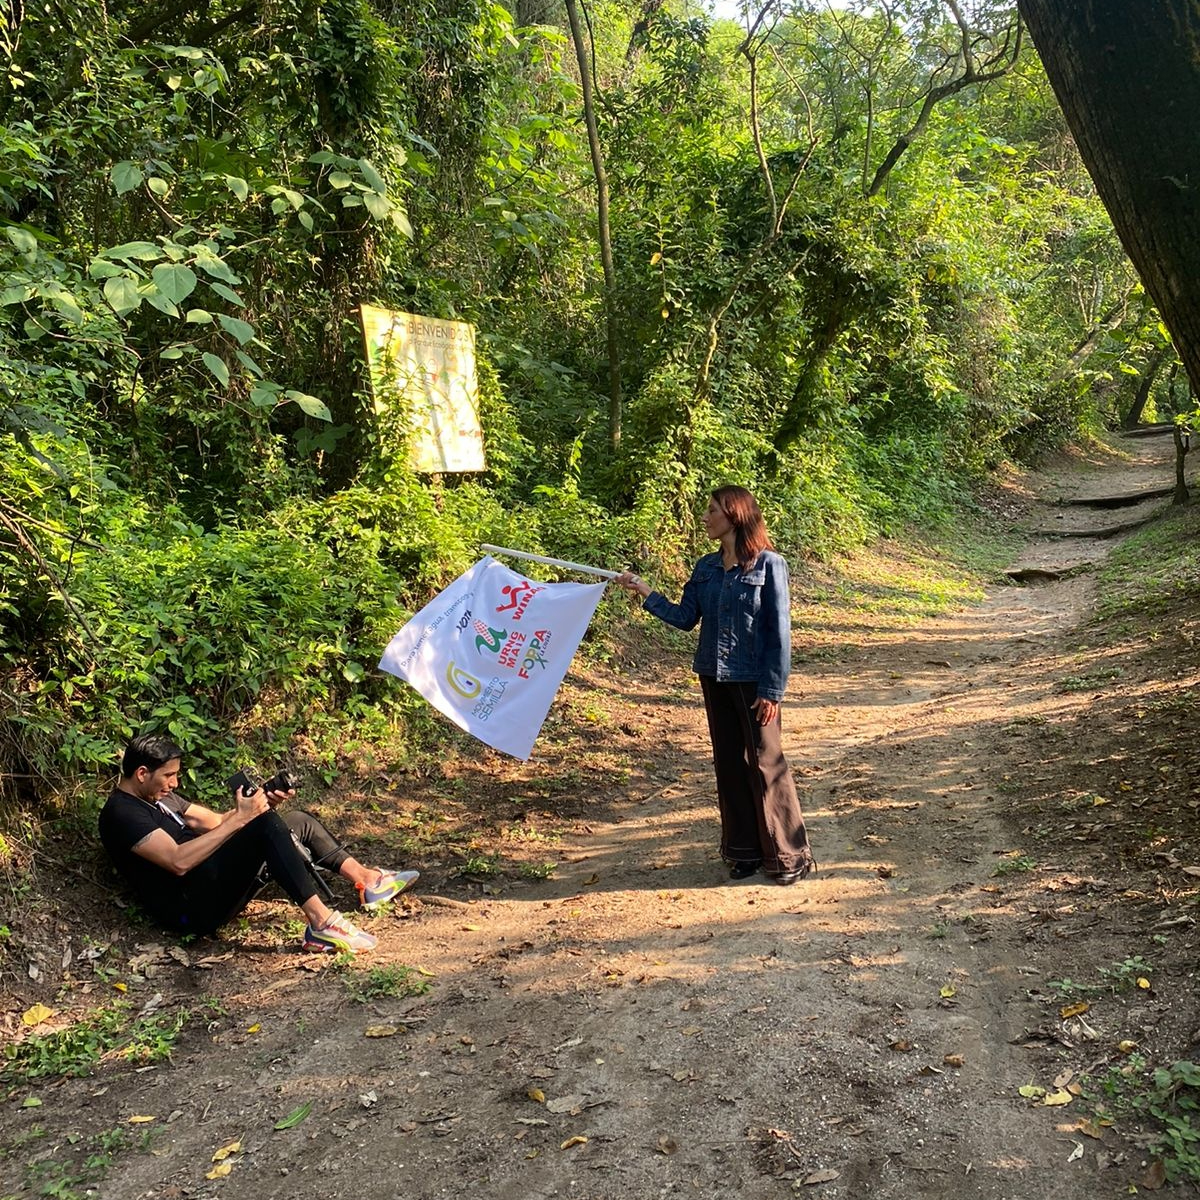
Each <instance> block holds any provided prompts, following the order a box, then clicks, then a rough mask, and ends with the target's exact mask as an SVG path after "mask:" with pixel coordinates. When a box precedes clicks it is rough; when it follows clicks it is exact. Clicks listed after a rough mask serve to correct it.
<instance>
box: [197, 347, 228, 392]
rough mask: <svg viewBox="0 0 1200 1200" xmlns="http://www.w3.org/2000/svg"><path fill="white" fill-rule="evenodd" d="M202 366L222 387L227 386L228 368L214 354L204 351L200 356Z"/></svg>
mask: <svg viewBox="0 0 1200 1200" xmlns="http://www.w3.org/2000/svg"><path fill="white" fill-rule="evenodd" d="M200 358H201V360H202V361H203V363H204V365H205V366H206V367H207V368H208V369H209V370H210V371H211V372H212V374H213V377H214V378H215V379H216V381H217V382H218V383H219V384H220V385H221V386H222V387H228V386H229V368H228V367H227V366H226V365H225V363H224V362H222V361H221V359H219V358H218V357H217V356H216V355H215V354H209V353H208V351H207V350H206V351H205V352H204V353H203V354H202V355H201V356H200Z"/></svg>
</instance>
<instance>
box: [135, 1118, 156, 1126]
mask: <svg viewBox="0 0 1200 1200" xmlns="http://www.w3.org/2000/svg"><path fill="white" fill-rule="evenodd" d="M157 1120H158V1118H157V1117H143V1116H136V1117H130V1118H129V1123H130V1125H145V1124H146V1123H147V1122H149V1121H157Z"/></svg>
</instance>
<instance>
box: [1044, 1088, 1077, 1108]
mask: <svg viewBox="0 0 1200 1200" xmlns="http://www.w3.org/2000/svg"><path fill="white" fill-rule="evenodd" d="M1074 1099H1075V1097H1074V1096H1072V1095H1071V1093H1070V1092H1066V1091H1063V1090H1062V1089H1061V1088H1060V1089H1058V1091H1054V1092H1050V1093H1049V1094H1048V1095H1047V1096H1045V1097H1043V1099H1042V1103H1043V1104H1044V1105H1045V1106H1046V1107H1047V1108H1058V1107H1059V1106H1061V1105H1063V1104H1070V1103H1071V1101H1072V1100H1074Z"/></svg>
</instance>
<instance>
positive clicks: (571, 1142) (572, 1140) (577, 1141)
mask: <svg viewBox="0 0 1200 1200" xmlns="http://www.w3.org/2000/svg"><path fill="white" fill-rule="evenodd" d="M586 1145H587V1138H585V1137H583V1136H582V1135H580V1134H576V1135H575V1136H574V1137H569V1138H567V1140H566V1141H565V1142H563V1144H562V1145H561V1146H559V1149H560V1150H570V1148H571V1147H572V1146H586Z"/></svg>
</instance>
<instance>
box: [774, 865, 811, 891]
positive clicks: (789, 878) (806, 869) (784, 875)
mask: <svg viewBox="0 0 1200 1200" xmlns="http://www.w3.org/2000/svg"><path fill="white" fill-rule="evenodd" d="M816 869H817V860H816V859H815V858H810V859H809V860H808V862H806V863H802V864H801V865H800V866H798V867H797V868H796V869H795V870H794V871H780V873H779V874H778V875H774V876H772V878H773V879H774V880H775V882H776V883H778V884H779V885H780V886H781V887H787V886H788V884H789V883H796V882H797V881H798V880H800V879H807V878H808V876H809V875H811V874H812V872H813V871H815V870H816Z"/></svg>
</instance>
